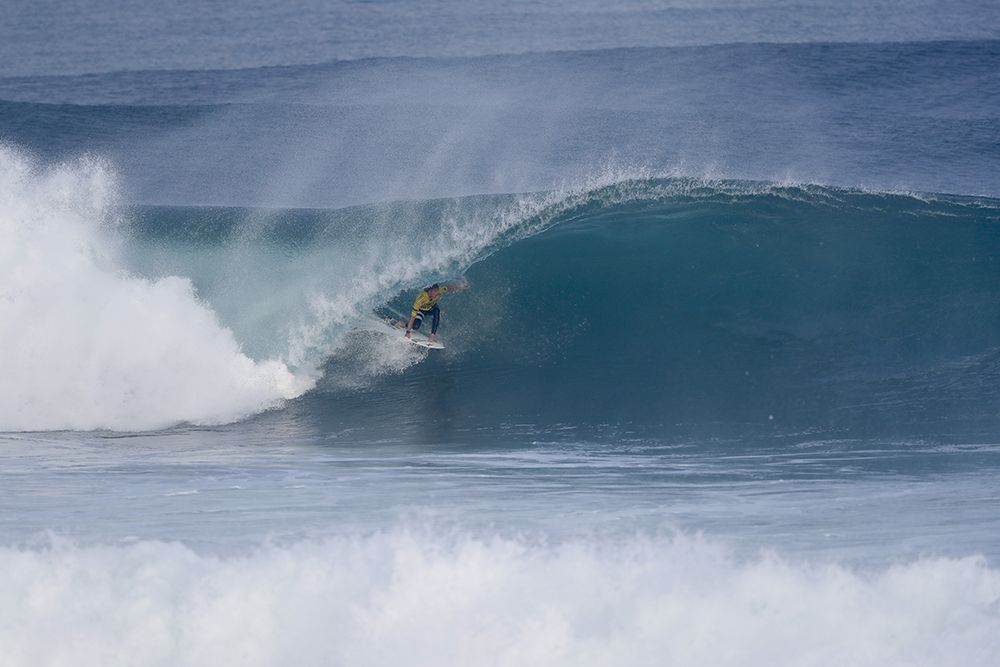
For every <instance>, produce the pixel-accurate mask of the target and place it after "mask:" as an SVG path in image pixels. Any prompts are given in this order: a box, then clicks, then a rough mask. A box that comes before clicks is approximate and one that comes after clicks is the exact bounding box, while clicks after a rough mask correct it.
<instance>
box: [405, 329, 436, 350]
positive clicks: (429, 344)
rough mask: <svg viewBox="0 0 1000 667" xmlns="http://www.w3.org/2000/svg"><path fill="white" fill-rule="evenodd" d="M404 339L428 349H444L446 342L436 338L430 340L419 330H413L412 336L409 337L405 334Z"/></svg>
mask: <svg viewBox="0 0 1000 667" xmlns="http://www.w3.org/2000/svg"><path fill="white" fill-rule="evenodd" d="M403 340H405V341H406V342H408V343H412V344H414V345H419V346H420V347H426V348H427V349H428V350H443V349H444V343H442V342H440V341H436V340H430V339H429V338H427V336H425V335H423V334H422V333H420V332H419V331H411V332H410V337H409V338H407V337H406V336H403Z"/></svg>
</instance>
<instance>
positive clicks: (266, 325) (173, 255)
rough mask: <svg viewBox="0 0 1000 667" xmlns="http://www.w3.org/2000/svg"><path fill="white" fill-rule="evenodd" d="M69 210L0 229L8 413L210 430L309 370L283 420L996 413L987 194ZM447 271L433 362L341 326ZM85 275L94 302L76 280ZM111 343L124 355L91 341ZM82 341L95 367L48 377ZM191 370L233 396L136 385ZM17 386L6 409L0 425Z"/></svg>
mask: <svg viewBox="0 0 1000 667" xmlns="http://www.w3.org/2000/svg"><path fill="white" fill-rule="evenodd" d="M46 178H48V177H43V178H42V182H43V183H45V182H46ZM36 190H37V187H36ZM33 196H35V195H30V196H29V195H27V194H26V195H24V197H25V198H26V200H27V201H32V199H31V197H33ZM46 205H50V204H46ZM51 205H52V206H55V205H54V204H51ZM60 210H62V209H60ZM45 214H46V215H48V211H46V212H45ZM60 215H63V214H62V213H60ZM67 215H70V217H69V218H68V219H66V218H65V216H64V217H62V218H60V217H56V218H53V219H54V220H55V221H56V222H58V223H59V224H58V225H57V224H56V222H47V223H45V224H40V225H36V226H35V227H31V226H29V227H28V229H27V230H25V229H23V228H22V229H21V230H19V231H18V234H19V236H17V237H15V238H17V239H18V242H19V243H21V245H20V246H19V250H20V253H15V255H17V254H19V255H21V256H22V257H25V258H31V257H38V258H39V259H37V261H35V262H33V263H32V262H31V260H30V259H18V260H17V261H13V260H12V261H11V262H8V266H12V267H14V268H15V269H21V268H28V270H29V272H28V274H27V275H29V276H33V275H36V273H37V275H39V276H45V278H46V282H45V283H43V284H45V285H46V288H45V291H42V287H41V286H40V284H42V283H41V281H38V280H36V281H21V283H15V284H18V285H23V286H22V287H18V288H17V289H15V290H14V291H13V292H9V293H10V294H13V295H15V298H14V299H13V300H11V299H10V298H8V300H7V301H6V302H5V304H6V306H7V308H16V309H20V310H19V318H20V319H19V318H15V317H10V318H8V319H7V320H6V321H7V322H13V321H21V322H22V323H23V322H28V323H30V322H33V321H35V320H37V321H38V326H44V327H45V328H47V329H49V330H51V331H59V332H61V334H60V335H59V336H52V337H51V341H48V342H43V343H38V342H37V334H33V333H31V332H33V331H37V327H33V326H23V327H20V328H14V327H10V328H9V331H10V332H9V333H8V334H7V336H8V341H13V344H14V347H15V349H19V348H18V346H20V348H25V350H27V348H26V347H25V346H27V345H29V342H31V344H33V345H41V346H42V347H43V349H44V350H45V354H44V355H43V357H44V360H42V361H38V357H39V355H37V354H28V352H27V351H25V353H24V354H21V355H19V356H18V358H19V359H21V362H19V363H20V364H22V365H21V366H18V367H17V368H12V369H8V370H9V371H10V374H9V376H12V377H17V378H20V379H22V384H21V386H29V387H37V388H38V389H37V393H36V394H33V396H34V397H33V398H32V400H31V401H28V402H27V403H24V401H25V400H27V399H24V394H23V392H19V393H17V394H14V393H9V395H8V396H7V398H6V407H5V424H4V426H5V428H7V429H11V428H14V429H25V428H31V429H49V428H66V427H69V428H87V427H91V428H93V427H110V428H118V429H121V428H125V429H127V428H137V427H138V428H143V427H149V426H150V425H158V424H163V423H169V422H179V421H193V422H197V423H202V422H221V421H231V420H232V419H235V418H238V417H240V416H242V415H245V414H249V413H252V412H257V411H260V410H261V409H264V408H266V407H273V406H276V405H279V404H280V403H281V401H282V400H283V399H288V398H292V397H294V396H297V395H299V394H301V393H302V392H303V391H305V390H306V389H308V388H309V387H312V386H313V385H314V384H315V383H316V382H317V378H321V377H322V379H319V384H318V386H317V389H316V390H315V391H314V392H313V393H312V394H311V395H310V396H309V397H308V398H307V399H304V400H305V403H301V404H300V403H294V404H293V405H292V407H291V409H292V410H293V412H294V411H295V410H297V409H299V407H301V408H302V409H305V410H311V409H317V410H320V409H321V410H322V411H323V412H324V413H328V414H330V415H332V417H331V419H333V420H335V421H337V420H339V421H340V422H341V423H343V424H345V425H346V424H352V423H355V422H357V423H359V424H361V425H363V424H365V423H367V424H373V423H382V424H385V425H386V427H387V428H391V427H393V420H394V417H392V415H394V414H397V411H395V410H392V409H389V406H391V405H393V404H396V403H397V402H399V401H405V400H407V397H408V396H411V395H412V394H413V393H414V392H416V393H418V394H420V395H423V396H425V397H428V399H429V400H431V402H434V401H435V400H436V401H438V402H439V403H440V404H447V405H448V409H447V411H446V413H445V414H444V415H443V416H440V417H439V419H440V420H441V421H442V422H443V423H445V424H447V425H449V426H450V427H454V426H457V427H461V428H463V429H464V428H470V429H471V428H476V427H477V425H494V426H495V425H496V424H499V423H519V422H529V423H537V424H543V425H552V424H558V423H569V424H584V425H585V424H628V425H630V426H631V427H634V428H639V429H642V430H644V431H646V432H648V433H653V434H661V435H662V434H671V433H683V432H686V431H688V430H690V429H696V430H701V429H705V428H710V429H716V430H721V431H728V430H737V431H739V432H746V431H747V430H748V429H750V430H752V429H762V430H763V432H768V430H773V429H778V430H788V429H816V430H820V431H829V432H847V433H855V434H863V435H895V434H899V435H915V434H916V435H920V434H923V435H930V434H932V433H943V432H947V433H963V432H965V433H974V432H975V433H979V432H982V431H989V430H990V429H994V428H995V427H996V425H997V414H1000V410H998V408H1000V389H998V387H1000V382H998V379H1000V347H998V344H997V340H1000V315H998V312H997V310H996V308H995V303H996V302H997V297H998V296H1000V277H998V276H1000V273H998V271H997V263H998V262H1000V258H998V257H997V254H996V249H997V248H1000V208H998V206H997V203H996V202H995V201H994V200H985V199H970V198H955V197H936V198H927V197H916V196H912V195H904V194H885V193H867V192H862V191H856V190H843V189H833V188H827V187H819V186H779V185H769V184H759V183H748V182H726V181H692V180H688V179H655V178H645V179H631V180H619V179H618V177H617V176H615V175H613V174H612V175H608V176H607V177H606V179H605V181H604V182H601V181H596V182H594V183H592V184H590V185H587V186H584V187H581V188H579V189H577V190H573V191H566V192H549V193H540V194H534V195H520V196H514V195H505V196H500V197H492V196H481V197H472V198H464V199H450V200H433V201H426V202H414V203H399V204H387V205H379V206H369V207H356V208H350V209H341V210H334V211H324V210H283V211H263V210H253V209H204V208H163V207H146V208H140V209H133V210H130V211H127V212H124V213H122V215H123V216H124V217H125V218H126V220H127V222H125V223H123V224H122V225H120V226H119V227H117V228H115V229H113V230H111V232H107V230H105V232H100V233H98V231H94V229H92V228H89V227H88V226H87V225H88V224H90V223H87V222H85V221H86V220H90V216H92V215H94V214H93V213H85V214H80V213H72V214H67ZM46 220H49V218H46ZM59 225H61V226H59ZM50 227H51V228H52V229H56V228H62V227H68V228H70V229H74V230H76V231H77V232H78V233H79V234H80V237H81V239H82V240H79V241H78V242H75V243H76V244H75V245H73V244H72V243H69V242H67V246H68V247H67V249H66V250H65V253H64V254H65V255H66V256H72V257H81V256H82V257H84V258H86V257H89V255H90V254H93V252H94V249H95V248H97V249H99V250H101V251H105V250H106V249H107V248H108V247H111V242H104V241H99V239H101V238H102V236H101V234H104V235H105V237H109V238H114V239H117V240H116V241H114V247H116V248H117V250H116V253H117V255H115V258H114V259H111V260H104V261H105V262H106V264H107V268H104V266H103V265H101V264H100V263H96V264H95V263H91V260H89V259H87V260H86V261H84V260H78V265H79V266H78V269H77V270H73V269H69V268H65V269H61V270H59V271H55V270H53V269H52V268H51V267H52V266H54V264H53V263H52V261H51V260H52V258H51V256H50V255H51V253H53V252H56V251H57V250H58V249H59V248H60V247H61V246H59V245H54V246H53V248H50V249H46V250H44V252H43V251H42V250H39V249H38V248H40V247H41V246H40V243H41V241H39V238H42V235H43V234H44V235H45V236H44V238H49V235H50V234H51V233H54V232H50V231H49V228H50ZM101 243H104V245H101ZM33 249H34V250H33ZM88 253H89V254H88ZM45 256H50V257H49V259H48V260H46V261H42V260H41V259H40V258H41V257H45ZM60 256H61V255H60ZM94 261H95V262H96V260H94ZM116 262H117V263H116ZM122 269H127V271H128V272H130V273H127V274H123V273H122ZM31 272H36V273H31ZM459 273H465V275H466V277H467V278H468V279H469V280H470V281H471V283H472V285H473V289H472V290H471V291H469V292H467V293H463V294H460V295H454V296H449V297H447V298H446V300H445V302H444V304H443V305H444V312H445V315H444V325H443V329H442V335H443V337H444V339H445V340H446V341H447V342H448V345H449V348H448V350H447V351H446V352H445V353H443V354H440V355H432V356H430V357H427V356H426V355H424V354H422V353H420V352H418V351H416V350H415V349H413V348H409V347H408V346H405V345H401V344H399V343H398V342H397V341H395V340H393V339H392V338H391V337H387V336H382V335H378V334H371V333H364V332H363V331H361V330H364V329H367V328H370V327H369V326H368V324H367V323H368V320H369V319H370V318H371V313H372V311H373V310H374V309H376V308H378V307H381V306H384V305H390V306H392V307H394V308H396V309H397V310H400V311H405V310H406V309H407V308H408V306H409V300H410V299H412V297H413V294H414V293H415V291H416V290H417V289H418V288H419V287H420V285H422V284H427V283H429V282H431V281H434V280H439V279H442V278H447V277H448V276H449V275H452V276H454V275H458V274H459ZM133 276H134V277H133ZM94 284H100V285H107V286H109V288H110V290H111V292H110V294H111V295H112V297H110V298H106V299H103V300H102V301H100V302H99V301H97V300H96V299H95V298H92V297H91V296H88V295H91V294H92V290H93V285H94ZM19 289H20V290H23V291H21V292H19V291H18V290H19ZM119 291H120V292H121V294H122V296H121V298H122V300H125V301H126V303H123V304H119V303H117V301H116V298H115V297H114V295H115V294H118V292H119ZM133 292H138V293H139V294H146V295H147V296H146V298H145V299H140V298H139V297H130V296H129V295H131V294H132V293H133ZM196 295H197V296H196ZM161 300H162V302H161ZM144 301H145V302H148V303H149V305H140V303H141V302H144ZM69 304H73V309H72V310H70V309H69V308H68V305H69ZM154 313H155V316H154ZM56 314H58V315H56ZM51 318H57V320H56V321H58V322H59V325H58V326H55V325H53V323H52V321H50V319H51ZM116 318H120V319H116ZM157 323H159V324H157ZM50 325H51V326H50ZM150 327H154V328H155V329H156V331H157V335H156V336H153V335H152V329H150ZM67 332H72V333H67ZM115 336H119V337H124V338H123V339H122V342H120V343H117V344H116V343H114V342H113V341H114V340H115ZM46 340H47V339H46ZM97 341H101V344H100V345H97ZM125 341H132V342H134V345H132V347H134V348H135V350H134V351H133V354H139V355H140V356H142V359H139V362H142V361H143V359H145V360H146V362H148V363H146V362H143V363H133V361H132V360H129V359H126V358H125V357H123V356H122V355H121V354H120V353H119V352H116V350H117V349H119V348H120V347H121V345H124V344H125ZM161 342H162V344H160V343H161ZM130 344H131V343H130ZM46 346H47V347H46ZM105 349H106V350H107V353H106V354H105V355H103V356H100V355H99V356H98V360H97V361H96V362H94V363H95V365H96V368H95V369H94V371H93V373H89V374H88V373H83V374H81V373H80V372H78V369H74V368H72V367H73V363H74V361H73V360H74V359H77V358H80V357H84V356H86V355H88V354H92V351H93V350H98V351H99V350H105ZM55 350H61V351H62V353H61V354H60V355H53V351H55ZM143 350H145V351H143ZM252 359H262V360H268V361H265V362H262V363H258V362H254V361H252ZM167 360H169V362H168V361H167ZM159 362H164V363H159ZM230 364H235V366H230ZM220 365H221V367H222V368H230V369H231V370H225V371H223V370H220ZM237 368H238V369H241V370H236V369H237ZM71 369H72V370H71ZM116 369H117V370H116ZM404 371H405V372H404ZM234 374H235V375H234ZM28 378H34V379H33V380H31V381H28ZM122 378H124V379H122ZM181 378H184V379H183V380H182V379H181ZM206 378H219V380H218V381H219V382H221V383H223V384H225V385H226V386H229V384H228V383H230V382H235V383H236V386H240V385H241V384H243V383H247V384H246V386H248V392H249V393H248V394H247V395H246V396H245V397H243V398H237V397H233V396H230V395H229V394H230V393H231V392H229V391H223V390H221V389H220V390H219V391H218V392H214V391H204V392H202V393H199V394H198V396H199V397H200V398H199V405H200V408H199V410H197V411H194V412H191V411H187V410H186V409H181V408H179V407H178V406H171V403H170V401H169V400H158V399H154V398H148V397H145V396H146V391H145V390H147V389H148V391H149V392H153V393H151V394H150V396H156V395H158V394H156V392H160V393H162V394H164V395H166V394H173V393H174V392H179V394H181V395H182V394H185V393H186V390H181V388H183V387H184V386H187V385H186V384H185V383H190V386H192V387H193V386H201V385H203V383H204V382H205V379H206ZM119 385H120V387H119ZM220 387H221V385H220ZM250 387H255V388H256V389H252V390H251V389H249V388H250ZM216 394H217V395H218V399H217V400H219V401H220V403H219V404H215V403H213V402H211V401H206V400H204V397H205V396H215V395H216ZM16 396H21V399H18V400H20V401H21V403H23V404H25V405H27V404H31V405H33V406H35V407H34V409H33V411H29V412H27V413H24V414H25V415H31V416H25V417H23V418H15V417H13V415H15V414H21V413H22V412H23V410H22V406H21V403H17V402H16V400H15V397H16ZM65 396H89V397H97V396H102V397H103V398H101V399H100V400H101V401H107V402H108V404H109V405H111V404H113V405H116V406H121V405H131V404H130V403H129V402H128V401H125V400H124V399H123V398H122V396H131V397H139V398H135V400H136V401H138V402H139V407H136V406H134V405H133V406H132V407H127V408H122V411H121V412H114V411H112V412H111V413H107V411H105V410H91V412H94V413H95V414H100V415H105V416H102V417H100V418H99V419H94V420H91V421H90V422H87V421H86V420H84V421H73V420H72V419H69V418H67V417H65V416H63V417H59V416H58V415H59V411H58V410H57V409H56V408H55V407H54V406H55V405H76V404H78V403H79V401H78V400H74V401H68V402H67V401H63V400H62V397H65ZM432 396H436V397H437V398H436V399H431V398H430V397H432ZM57 399H59V400H57ZM94 400H97V399H96V398H94ZM46 401H50V402H46ZM315 401H320V402H327V403H329V404H328V405H325V406H316V405H315V404H314V402H315ZM154 405H155V406H157V408H156V409H154V408H153V407H151V406H154ZM296 406H299V407H296ZM91 407H93V406H91ZM143 410H149V414H148V415H146V416H144V417H139V416H137V415H138V414H141V413H143ZM386 414H388V415H390V416H389V417H388V418H386V417H385V416H384V415H386ZM126 415H131V417H127V416H126ZM376 417H377V418H376ZM399 419H401V420H404V421H405V420H406V419H407V418H406V417H405V416H400V417H399ZM435 419H438V417H436V418H435Z"/></svg>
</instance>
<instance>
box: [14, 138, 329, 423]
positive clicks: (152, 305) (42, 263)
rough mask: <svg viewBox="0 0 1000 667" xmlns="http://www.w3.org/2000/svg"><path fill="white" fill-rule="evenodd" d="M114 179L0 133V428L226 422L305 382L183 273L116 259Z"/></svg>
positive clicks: (93, 165)
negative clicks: (19, 145) (45, 158)
mask: <svg viewBox="0 0 1000 667" xmlns="http://www.w3.org/2000/svg"><path fill="white" fill-rule="evenodd" d="M116 189H117V187H116V180H115V177H114V175H113V173H112V172H111V170H110V169H109V168H108V167H107V166H106V165H105V164H103V163H102V162H101V161H99V160H95V159H82V160H79V161H77V162H74V163H68V164H62V165H59V166H56V167H52V168H43V167H40V166H39V165H38V164H36V163H35V162H34V161H33V160H32V159H31V158H29V157H27V156H25V155H24V154H22V153H20V152H19V151H17V150H15V149H13V148H11V147H4V146H0V197H2V200H0V235H2V237H3V239H4V242H3V245H2V247H0V349H2V350H3V353H2V356H0V377H3V378H4V381H3V383H0V430H55V429H74V430H85V429H99V428H107V429H116V430H135V429H142V430H144V429H155V428H160V427H164V426H168V425H171V424H175V423H178V422H193V423H224V422H230V421H234V420H238V419H240V418H243V417H245V416H247V415H249V414H252V413H255V412H259V411H261V410H265V409H268V408H271V407H274V406H277V405H279V404H280V402H281V401H282V400H283V399H287V398H291V397H294V396H296V395H298V394H301V393H302V392H303V391H305V390H306V389H308V387H309V386H310V384H311V380H309V379H308V378H301V377H296V376H294V375H293V374H292V373H291V372H290V371H289V370H288V368H287V367H286V366H285V365H284V364H283V363H282V362H280V361H278V360H268V361H264V362H256V361H254V360H253V359H250V358H249V357H247V356H246V355H245V354H243V353H242V352H241V350H240V345H239V343H238V341H237V340H236V339H235V337H234V336H233V334H232V332H231V331H229V330H228V329H227V328H225V327H223V326H222V325H221V324H220V322H219V321H218V318H217V317H216V315H215V313H214V312H213V311H212V310H211V309H210V308H209V307H208V306H207V305H206V304H205V303H203V302H202V301H200V300H199V299H198V298H197V296H196V294H195V292H194V289H193V287H192V285H191V282H190V281H189V280H187V279H186V278H181V277H176V276H170V277H165V278H162V279H159V280H144V279H140V278H137V277H134V276H131V275H129V274H128V273H127V272H126V271H125V270H124V268H123V267H122V266H121V265H120V262H118V261H117V258H116V251H115V250H116V249H115V245H116V244H115V241H114V235H113V229H112V228H111V227H112V225H113V220H112V218H113V212H114V211H115V210H116V205H117V203H118V202H117V195H116Z"/></svg>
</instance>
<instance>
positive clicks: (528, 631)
mask: <svg viewBox="0 0 1000 667" xmlns="http://www.w3.org/2000/svg"><path fill="white" fill-rule="evenodd" d="M0 590H2V591H4V594H3V595H2V596H0V647H2V648H3V650H2V651H0V665H3V666H6V665H11V666H13V665H41V664H50V665H59V664H67V665H68V664H72V665H77V666H86V665H109V664H141V665H148V666H153V665H190V666H195V665H220V664H239V665H247V666H253V665H290V664H294V665H352V666H355V667H359V666H364V665H413V666H419V665H435V666H444V665H462V666H463V667H471V666H475V665H549V666H557V665H571V666H572V667H581V666H586V665H595V666H597V665H601V666H603V665H691V666H695V665H712V666H713V667H719V666H725V665H741V666H744V665H817V666H821V665H831V666H833V665H836V666H838V667H839V666H841V665H852V666H855V667H857V666H864V665H871V666H872V667H876V666H877V667H890V666H892V665H906V666H908V667H912V666H913V665H963V666H965V667H974V666H978V665H982V666H986V665H995V664H996V657H997V656H998V655H1000V573H998V572H997V571H996V570H995V569H992V568H990V567H989V566H988V565H987V563H986V562H985V561H984V560H983V559H982V558H978V557H969V558H962V559H921V560H916V561H913V562H910V563H906V564H898V565H893V566H889V567H881V568H878V569H874V570H861V569H856V568H853V567H848V566H845V565H832V564H827V565H818V564H809V563H803V562H793V561H789V560H787V559H784V558H781V557H778V556H775V555H766V554H763V555H760V556H758V557H756V558H752V559H750V560H746V559H739V558H736V557H734V556H733V555H732V554H731V553H729V552H728V551H727V550H726V549H724V548H722V547H721V546H720V545H718V544H712V543H709V542H706V541H705V540H703V539H699V538H696V537H687V536H683V535H680V536H670V537H667V536H632V537H625V538H618V539H608V538H600V539H597V538H586V539H585V538H579V539H575V540H570V541H567V542H561V543H537V542H532V541H530V540H525V539H519V538H511V537H500V536H496V535H494V536H485V537H484V536H473V535H469V534H456V533H454V532H452V533H449V532H448V531H438V532H436V533H435V534H433V535H431V534H429V532H428V531H412V530H405V529H396V530H390V531H387V532H383V533H376V534H371V535H367V536H360V535H355V536H350V537H339V538H330V539H326V540H319V541H301V542H298V543H293V544H288V545H282V546H279V545H265V546H261V547H260V548H258V549H256V550H254V551H252V552H248V553H244V554H242V555H230V556H209V555H205V554H200V553H198V552H196V551H194V550H192V549H191V548H189V547H186V546H183V545H180V544H177V543H162V542H136V543H133V544H126V545H115V546H110V545H107V546H81V545H74V544H71V543H66V542H61V541H59V540H55V541H53V542H51V543H49V544H48V545H46V546H44V547H41V548H37V547H35V548H22V549H15V548H9V547H7V548H2V549H0Z"/></svg>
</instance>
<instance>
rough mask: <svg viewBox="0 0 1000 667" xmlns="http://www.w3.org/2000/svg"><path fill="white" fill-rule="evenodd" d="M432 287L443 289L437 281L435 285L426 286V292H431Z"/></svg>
mask: <svg viewBox="0 0 1000 667" xmlns="http://www.w3.org/2000/svg"><path fill="white" fill-rule="evenodd" d="M432 289H441V286H440V285H438V284H437V283H434V284H433V285H431V286H430V287H428V288H426V289H425V290H424V291H425V292H429V291H431V290H432Z"/></svg>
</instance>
